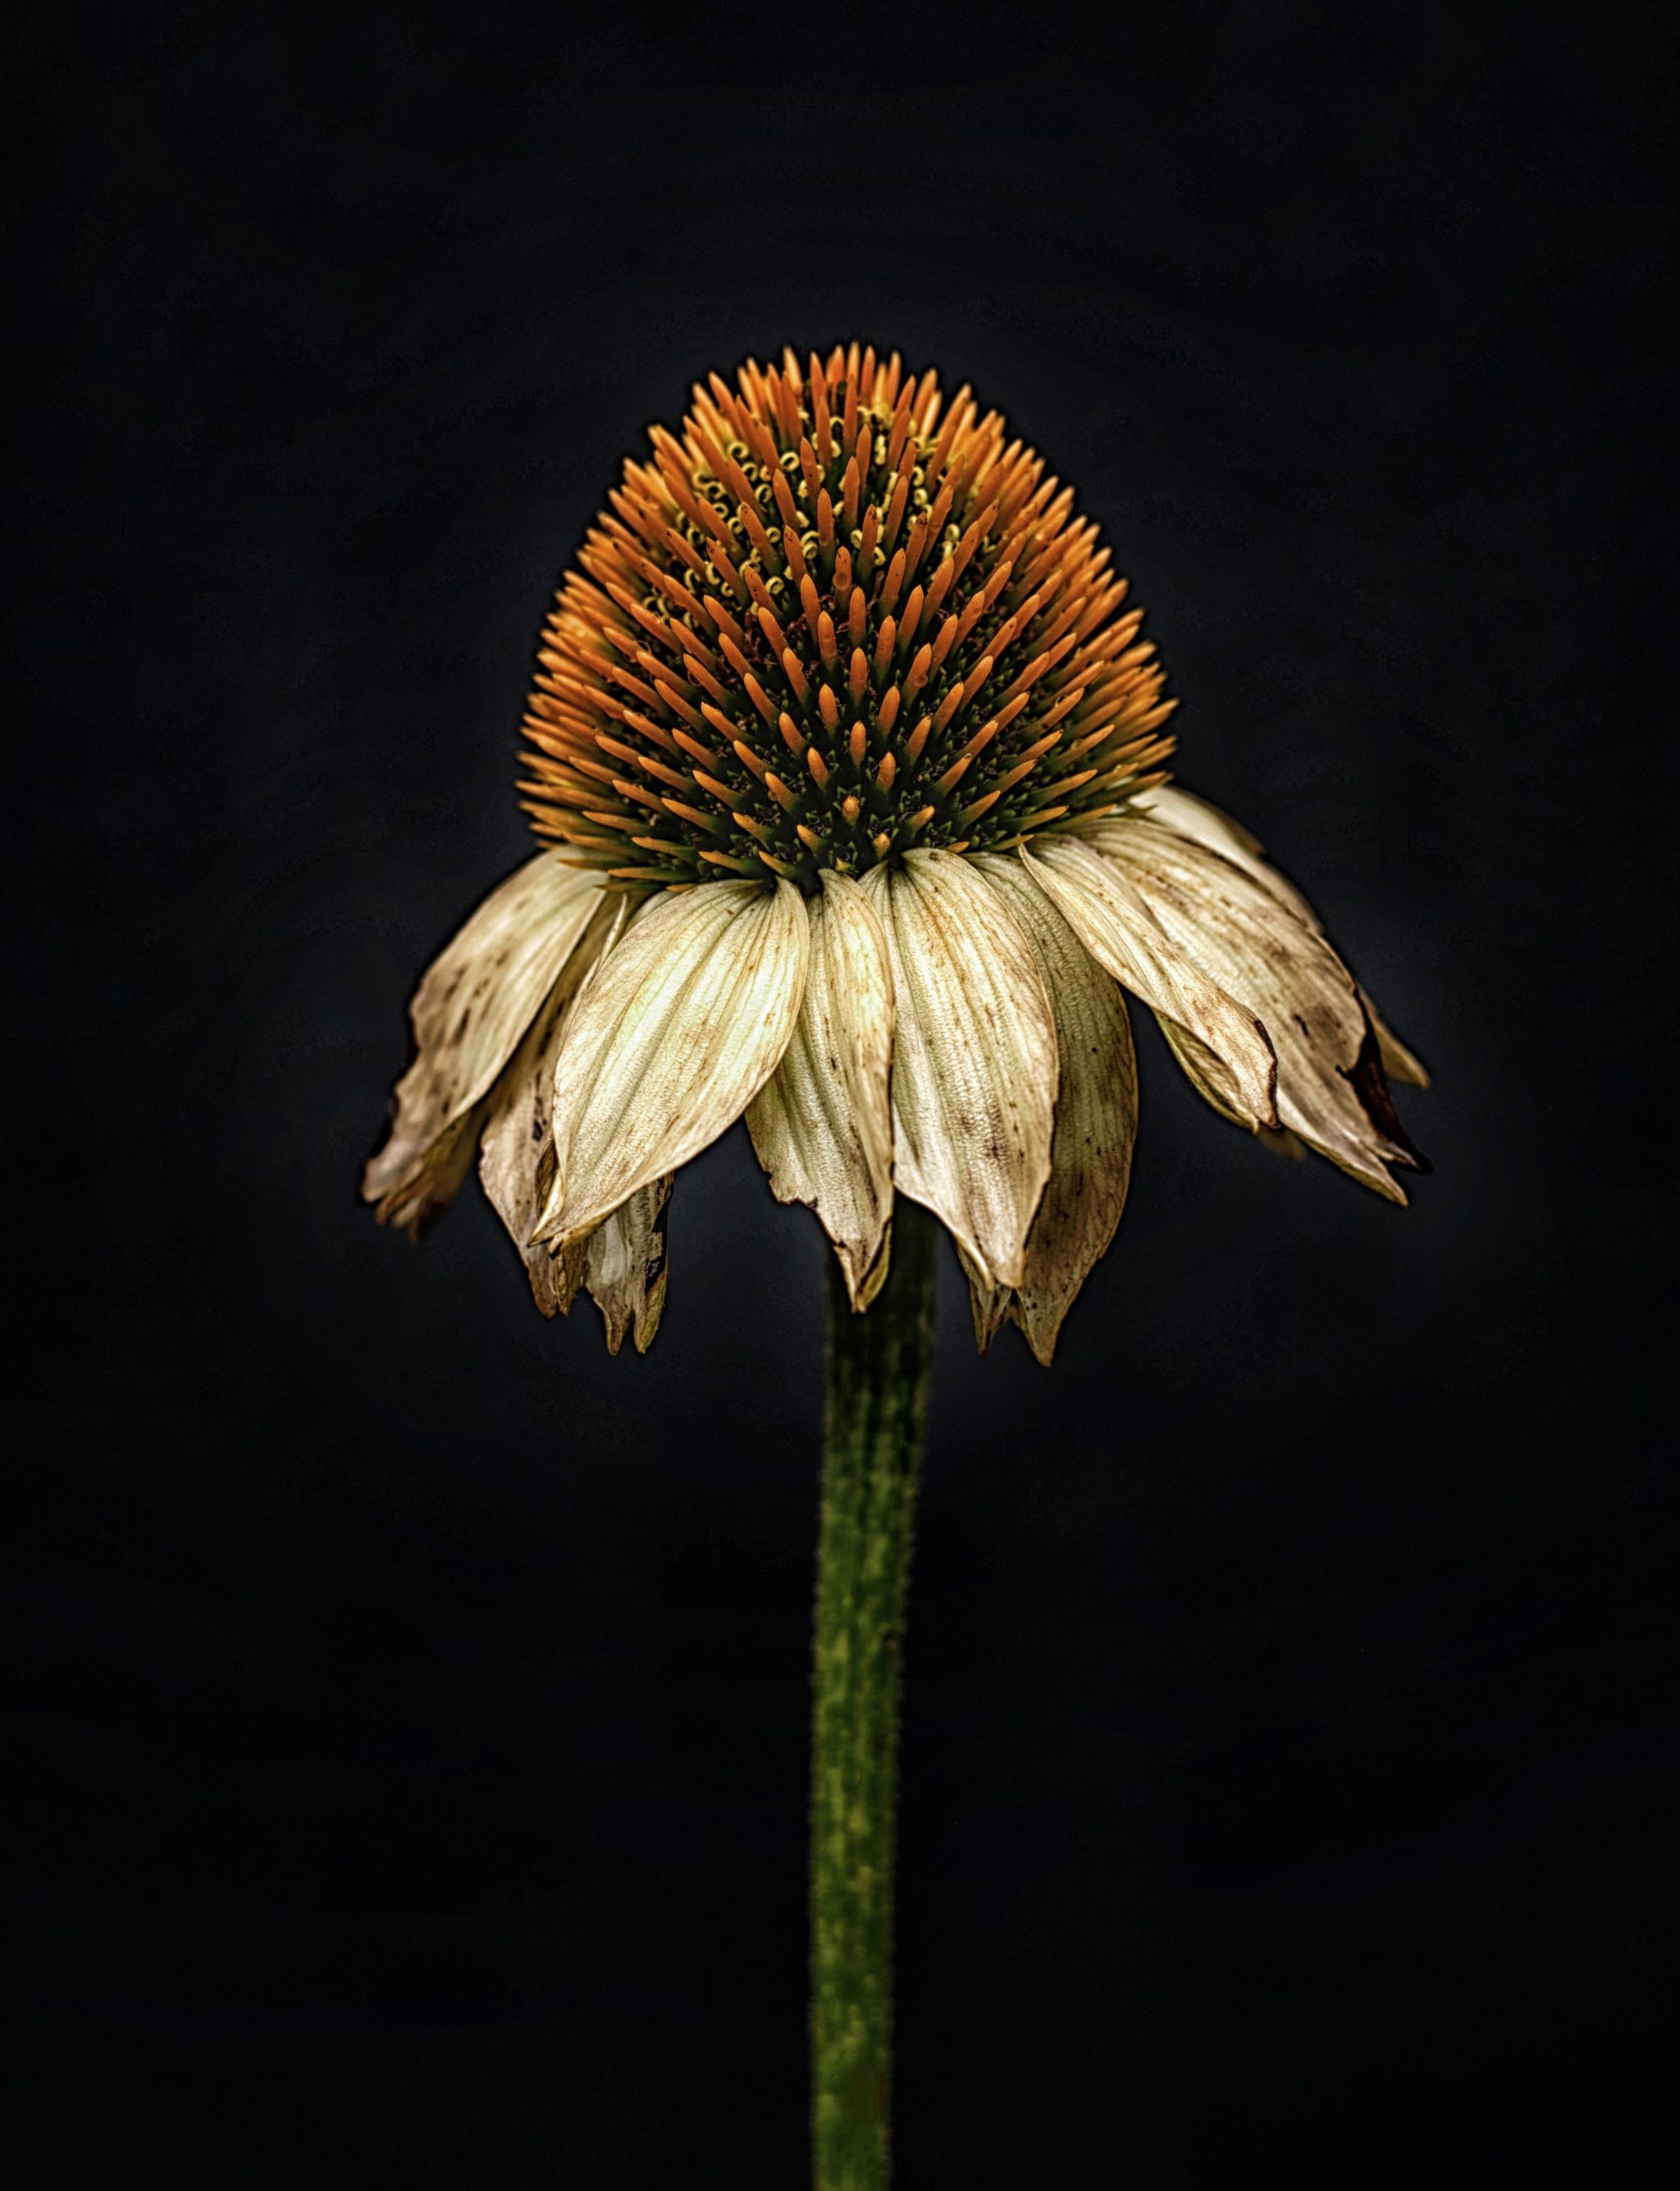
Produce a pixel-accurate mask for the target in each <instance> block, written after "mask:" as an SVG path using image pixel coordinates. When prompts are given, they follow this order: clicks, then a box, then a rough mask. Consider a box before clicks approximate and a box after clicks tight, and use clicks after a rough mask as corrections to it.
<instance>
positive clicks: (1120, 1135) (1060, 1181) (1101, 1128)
mask: <svg viewBox="0 0 1680 2191" xmlns="http://www.w3.org/2000/svg"><path fill="white" fill-rule="evenodd" d="M974 864H975V865H976V866H977V868H979V869H980V872H981V873H982V874H983V875H984V876H985V877H986V879H987V880H988V882H989V883H990V884H991V885H992V886H993V888H994V890H997V891H1000V892H1001V893H1002V895H1003V897H1004V900H1005V903H1006V904H1007V905H1008V907H1009V909H1010V911H1011V913H1014V915H1015V917H1016V919H1017V920H1018V921H1019V922H1020V924H1021V925H1022V928H1023V929H1025V930H1026V931H1027V933H1028V936H1030V937H1031V939H1032V942H1033V948H1034V951H1035V952H1036V953H1037V954H1038V959H1039V968H1040V970H1041V971H1042V973H1043V975H1044V978H1045V987H1046V988H1047V989H1048V991H1049V992H1050V1002H1051V1010H1052V1011H1053V1012H1054V1014H1055V1016H1056V1055H1057V1057H1058V1058H1059V1060H1060V1062H1061V1084H1060V1086H1059V1088H1058V1090H1057V1091H1056V1131H1055V1135H1054V1137H1053V1139H1052V1141H1051V1152H1050V1155H1051V1171H1050V1183H1049V1185H1048V1186H1047V1187H1045V1192H1044V1199H1043V1201H1042V1202H1040V1203H1039V1209H1038V1215H1036V1216H1035V1217H1034V1220H1033V1229H1032V1231H1031V1232H1028V1235H1027V1261H1026V1270H1025V1272H1024V1274H1023V1276H1022V1280H1021V1283H1020V1285H1019V1286H1018V1288H1017V1289H1016V1294H1015V1297H1014V1300H1013V1302H1012V1304H1011V1313H1012V1314H1013V1315H1014V1317H1015V1320H1016V1322H1017V1323H1018V1324H1019V1325H1020V1326H1021V1329H1022V1332H1023V1333H1024V1334H1025V1335H1026V1339H1027V1344H1028V1346H1030V1347H1031V1348H1032V1350H1033V1352H1034V1354H1035V1355H1037V1357H1038V1358H1039V1361H1040V1362H1042V1363H1045V1364H1046V1366H1048V1364H1049V1362H1050V1359H1051V1355H1052V1354H1053V1353H1054V1352H1055V1350H1056V1334H1057V1332H1058V1331H1059V1330H1060V1329H1061V1328H1062V1318H1063V1317H1065V1316H1066V1315H1067V1313H1068V1310H1069V1309H1070V1308H1071V1307H1072V1306H1073V1302H1074V1300H1075V1299H1076V1298H1077V1296H1078V1294H1079V1289H1080V1287H1081V1286H1082V1285H1084V1283H1085V1280H1086V1278H1089V1277H1090V1275H1091V1270H1092V1268H1093V1266H1095V1264H1096V1261H1097V1258H1098V1257H1099V1256H1100V1255H1102V1254H1103V1253H1104V1251H1105V1250H1106V1249H1107V1248H1108V1243H1109V1242H1110V1241H1111V1240H1112V1239H1113V1237H1114V1228H1115V1226H1117V1225H1119V1221H1120V1212H1121V1210H1122V1209H1124V1208H1125V1198H1126V1186H1127V1183H1128V1181H1130V1176H1131V1152H1132V1144H1133V1142H1134V1141H1136V1136H1137V1061H1136V1056H1135V1055H1134V1053H1133V1050H1132V1045H1131V1026H1130V1022H1129V1021H1128V1020H1127V1018H1126V1008H1125V999H1124V998H1123V997H1122V996H1121V994H1120V992H1119V987H1118V986H1117V984H1116V983H1115V982H1114V980H1113V976H1111V975H1110V974H1108V972H1106V971H1105V970H1104V969H1103V968H1102V967H1101V966H1099V965H1097V963H1096V960H1095V959H1093V958H1092V957H1091V953H1090V952H1089V951H1087V950H1086V949H1085V946H1084V944H1083V943H1081V942H1080V941H1079V937H1078V936H1075V935H1074V933H1073V930H1072V929H1071V928H1070V927H1069V926H1068V923H1067V922H1066V920H1064V919H1063V918H1062V915H1061V914H1060V913H1058V912H1057V911H1056V908H1055V907H1054V906H1053V905H1052V904H1051V902H1050V900H1049V899H1048V898H1047V897H1046V896H1045V893H1044V892H1043V891H1042V890H1040V889H1039V885H1038V884H1037V883H1036V882H1034V879H1033V878H1032V876H1031V875H1029V874H1028V872H1027V870H1026V868H1024V867H1023V866H1022V863H1021V862H1020V861H1019V860H1018V859H1009V858H1005V857H1003V856H999V855H998V854H995V853H993V854H988V855H986V856H982V857H981V858H979V859H977V861H976V862H975V863H974ZM979 1324H980V1315H979V1312H978V1309H977V1312H976V1328H977V1330H978V1329H979Z"/></svg>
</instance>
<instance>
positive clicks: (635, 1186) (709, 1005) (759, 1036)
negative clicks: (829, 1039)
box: [532, 882, 811, 1246]
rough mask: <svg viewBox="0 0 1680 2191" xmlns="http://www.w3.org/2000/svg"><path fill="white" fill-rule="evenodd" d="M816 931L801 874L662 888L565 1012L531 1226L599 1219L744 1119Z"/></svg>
mask: <svg viewBox="0 0 1680 2191" xmlns="http://www.w3.org/2000/svg"><path fill="white" fill-rule="evenodd" d="M810 936H811V926H810V923H809V922H808V921H807V919H806V913H805V906H804V903H803V902H802V901H801V899H800V894H799V892H798V891H796V890H795V889H794V886H793V885H792V884H791V883H787V882H777V883H776V884H775V885H773V886H772V888H769V889H765V888H763V887H761V886H760V885H758V884H756V883H749V882H724V883H704V884H702V885H700V887H699V888H698V889H696V890H684V891H666V892H664V893H663V894H662V895H661V896H658V897H657V898H655V899H653V900H652V902H651V903H650V904H649V905H648V906H647V907H646V908H645V910H644V911H643V912H642V913H641V914H640V916H639V917H638V918H637V919H635V921H634V922H633V923H632V924H631V925H630V926H629V928H628V929H626V930H625V931H624V936H622V938H621V939H620V941H619V942H618V943H616V944H615V945H614V946H613V948H612V950H611V951H610V952H609V953H607V957H606V958H605V959H602V960H601V964H600V965H598V966H597V967H596V969H595V973H594V975H593V976H592V977H591V979H590V981H589V984H588V986H587V987H585V988H584V992H583V993H582V995H581V996H579V997H578V1000H577V1002H576V1003H575V1004H573V1006H572V1010H570V1011H569V1012H568V1013H567V1016H566V1022H565V1025H564V1027H563V1028H562V1030H561V1042H560V1051H559V1055H558V1056H557V1058H556V1059H555V1084H554V1098H553V1101H554V1113H553V1115H554V1128H555V1179H554V1184H553V1185H552V1187H550V1191H549V1194H548V1197H547V1199H546V1201H545V1203H544V1208H543V1210H542V1213H541V1215H540V1216H539V1218H538V1224H537V1228H536V1231H535V1232H534V1234H533V1236H532V1237H533V1238H535V1239H537V1240H539V1241H541V1240H547V1241H550V1242H553V1243H556V1244H558V1245H562V1246H563V1245H564V1244H565V1243H566V1242H567V1241H568V1240H572V1239H576V1238H578V1237H579V1236H580V1235H582V1234H584V1233H587V1232H592V1231H593V1230H594V1228H595V1226H597V1225H599V1224H600V1222H601V1220H602V1218H604V1217H607V1216H610V1215H611V1214H612V1211H613V1210H615V1209H618V1206H619V1204H621V1203H624V1202H628V1201H629V1198H630V1197H631V1196H632V1195H633V1194H635V1192H637V1191H638V1190H639V1189H640V1188H641V1187H650V1186H652V1183H653V1181H655V1180H657V1179H662V1178H663V1176H664V1175H665V1174H666V1173H667V1172H674V1171H675V1170H676V1169H678V1168H679V1166H681V1165H682V1164H686V1163H687V1161H688V1159H689V1158H690V1157H692V1156H698V1154H699V1152H700V1151H701V1150H702V1149H703V1148H704V1147H706V1146H707V1145H708V1144H709V1142H712V1141H715V1140H716V1139H717V1137H718V1135H720V1134H721V1133H722V1132H723V1131H724V1130H726V1128H727V1127H729V1126H732V1124H734V1122H735V1121H736V1119H737V1118H739V1117H740V1115H741V1113H743V1111H744V1110H745V1109H746V1107H747V1106H748V1104H749V1103H750V1102H751V1101H752V1099H753V1097H754V1096H756V1095H757V1093H758V1091H759V1090H760V1088H762V1087H763V1085H764V1084H765V1082H766V1080H767V1079H768V1078H770V1076H771V1074H772V1073H773V1072H774V1071H775V1069H776V1067H777V1064H778V1063H779V1062H780V1061H781V1057H782V1053H783V1050H785V1049H786V1048H787V1046H788V1039H789V1036H790V1035H791V1034H792V1033H793V1030H794V1021H795V1020H796V1019H797V1018H798V1016H799V1008H800V996H801V994H802V993H803V991H804V987H805V969H806V958H807V956H808V954H809V951H810Z"/></svg>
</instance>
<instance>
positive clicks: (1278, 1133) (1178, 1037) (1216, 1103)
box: [1155, 1019, 1307, 1164]
mask: <svg viewBox="0 0 1680 2191" xmlns="http://www.w3.org/2000/svg"><path fill="white" fill-rule="evenodd" d="M1155 1024H1156V1026H1157V1027H1159V1029H1160V1031H1161V1033H1163V1034H1164V1035H1165V1037H1166V1040H1167V1048H1168V1049H1169V1050H1170V1051H1171V1052H1172V1054H1173V1056H1175V1057H1176V1059H1177V1060H1178V1062H1179V1066H1180V1068H1181V1069H1182V1072H1183V1074H1184V1077H1185V1078H1186V1079H1187V1081H1188V1082H1189V1083H1190V1085H1191V1086H1192V1087H1193V1089H1194V1090H1195V1091H1196V1093H1197V1094H1198V1095H1199V1096H1200V1097H1201V1099H1202V1101H1204V1103H1206V1104H1208V1105H1209V1106H1210V1107H1211V1108H1212V1109H1214V1110H1216V1111H1217V1112H1218V1113H1219V1114H1220V1116H1221V1117H1222V1118H1228V1119H1229V1120H1230V1121H1231V1123H1232V1124H1233V1126H1244V1127H1248V1121H1247V1120H1246V1119H1245V1118H1239V1116H1238V1115H1237V1113H1235V1112H1234V1111H1233V1110H1232V1109H1231V1107H1229V1105H1228V1104H1227V1102H1226V1101H1225V1096H1224V1088H1225V1081H1226V1076H1225V1073H1224V1070H1223V1068H1222V1066H1221V1065H1220V1062H1219V1060H1218V1059H1217V1058H1216V1056H1214V1054H1213V1052H1212V1051H1211V1050H1210V1049H1209V1048H1208V1046H1207V1044H1205V1043H1204V1042H1198V1041H1197V1039H1196V1038H1195V1036H1194V1035H1193V1034H1191V1033H1188V1031H1187V1029H1185V1028H1183V1027H1176V1026H1175V1025H1174V1023H1173V1022H1172V1021H1170V1020H1164V1019H1158V1020H1157V1021H1156V1022H1155ZM1248 1130H1249V1131H1250V1132H1251V1133H1252V1134H1253V1135H1254V1138H1255V1139H1256V1141H1258V1142H1259V1143H1260V1145H1261V1147H1262V1148H1267V1149H1270V1150H1271V1152H1273V1155H1274V1156H1280V1157H1287V1158H1289V1160H1290V1163H1291V1164H1299V1163H1300V1161H1301V1158H1303V1157H1304V1156H1305V1155H1306V1153H1307V1145H1306V1143H1305V1142H1304V1141H1301V1138H1300V1136H1299V1135H1296V1134H1292V1133H1290V1130H1289V1128H1288V1127H1287V1126H1255V1127H1249V1128H1248Z"/></svg>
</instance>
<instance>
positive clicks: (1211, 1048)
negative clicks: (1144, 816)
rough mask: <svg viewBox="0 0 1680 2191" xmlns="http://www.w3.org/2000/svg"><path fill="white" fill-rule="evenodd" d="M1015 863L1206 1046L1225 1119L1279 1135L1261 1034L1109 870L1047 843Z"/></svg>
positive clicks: (1136, 989) (1119, 977)
mask: <svg viewBox="0 0 1680 2191" xmlns="http://www.w3.org/2000/svg"><path fill="white" fill-rule="evenodd" d="M1148 826H1150V825H1148V824H1146V823H1143V822H1134V823H1132V824H1131V827H1132V828H1146V827H1148ZM1103 841H1104V842H1106V841H1107V839H1104V840H1103ZM1021 857H1022V861H1023V862H1024V863H1025V865H1026V868H1027V870H1028V874H1031V875H1032V877H1033V878H1034V880H1035V881H1036V882H1037V883H1039V885H1041V887H1042V888H1043V889H1044V891H1045V893H1046V895H1047V896H1049V897H1050V898H1051V901H1052V902H1053V903H1054V904H1055V906H1056V909H1057V911H1058V912H1059V913H1062V915H1063V916H1064V918H1065V919H1066V920H1067V922H1068V926H1069V927H1070V928H1071V929H1072V930H1073V933H1074V934H1075V935H1076V936H1078V937H1079V941H1080V942H1081V943H1083V944H1084V945H1085V948H1086V950H1087V951H1089V952H1090V953H1091V957H1092V958H1093V959H1096V962H1097V964H1098V965H1100V966H1106V967H1107V968H1108V971H1109V972H1110V973H1111V974H1112V975H1113V976H1114V978H1115V979H1116V981H1119V982H1124V983H1125V986H1126V987H1127V988H1129V989H1130V991H1131V993H1132V994H1133V995H1134V996H1136V997H1141V998H1142V1000H1143V1002H1144V1003H1145V1004H1148V1006H1149V1008H1150V1010H1152V1011H1155V1012H1159V1014H1160V1016H1162V1018H1164V1019H1169V1020H1174V1021H1176V1022H1177V1023H1178V1025H1179V1026H1180V1027H1183V1028H1185V1029H1187V1031H1188V1033H1191V1034H1193V1035H1194V1036H1195V1037H1196V1038H1197V1039H1198V1040H1199V1042H1200V1043H1202V1044H1203V1045H1204V1047H1205V1049H1206V1050H1207V1051H1208V1053H1209V1056H1210V1059H1211V1061H1212V1063H1211V1066H1210V1070H1211V1071H1212V1072H1213V1073H1216V1076H1217V1078H1218V1082H1219V1086H1220V1090H1221V1096H1222V1105H1223V1107H1225V1108H1226V1110H1227V1113H1229V1114H1230V1115H1232V1116H1233V1117H1236V1118H1240V1119H1241V1120H1242V1122H1243V1124H1244V1125H1246V1126H1250V1127H1257V1126H1275V1125H1276V1124H1277V1123H1278V1110H1277V1068H1276V1064H1275V1061H1274V1060H1273V1052H1272V1044H1271V1043H1270V1041H1269V1040H1268V1039H1267V1033H1266V1030H1265V1028H1264V1027H1261V1024H1260V1022H1259V1020H1258V1019H1257V1018H1256V1016H1255V1014H1254V1013H1253V1012H1252V1011H1250V1010H1248V1009H1247V1008H1246V1007H1245V1006H1244V1005H1243V1004H1239V1002H1238V1001H1237V999H1235V998H1233V997H1232V996H1230V995H1228V994H1227V992H1226V991H1225V990H1224V989H1223V988H1222V987H1221V986H1220V984H1219V982H1217V980H1216V979H1215V978H1213V977H1212V976H1211V975H1210V973H1209V972H1208V971H1206V970H1204V969H1203V967H1202V966H1201V965H1199V964H1198V963H1197V962H1196V961H1195V960H1194V959H1192V958H1190V957H1188V956H1187V954H1186V953H1184V952H1183V951H1182V949H1181V948H1179V947H1178V946H1177V945H1176V943H1175V942H1173V940H1172V939H1171V938H1170V936H1168V935H1167V934H1166V933H1165V930H1163V929H1162V927H1161V926H1160V924H1159V922H1158V921H1157V920H1156V919H1154V917H1153V913H1152V912H1151V910H1150V908H1149V907H1148V905H1147V904H1146V903H1145V902H1144V901H1143V899H1142V897H1141V896H1139V895H1138V892H1137V891H1136V888H1135V887H1134V886H1133V884H1132V882H1131V881H1130V879H1128V878H1127V876H1126V875H1125V874H1122V873H1121V872H1120V870H1119V868H1118V867H1117V866H1116V865H1115V863H1114V862H1113V861H1112V860H1110V859H1108V858H1106V857H1105V856H1104V855H1103V854H1102V852H1101V851H1098V850H1097V849H1096V845H1095V844H1093V843H1091V842H1087V841H1085V839H1081V838H1078V837H1072V836H1063V835H1056V834H1048V833H1047V834H1045V835H1044V836H1041V837H1039V838H1036V839H1034V849H1033V851H1030V852H1028V851H1026V850H1025V849H1024V848H1023V850H1022V854H1021Z"/></svg>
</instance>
